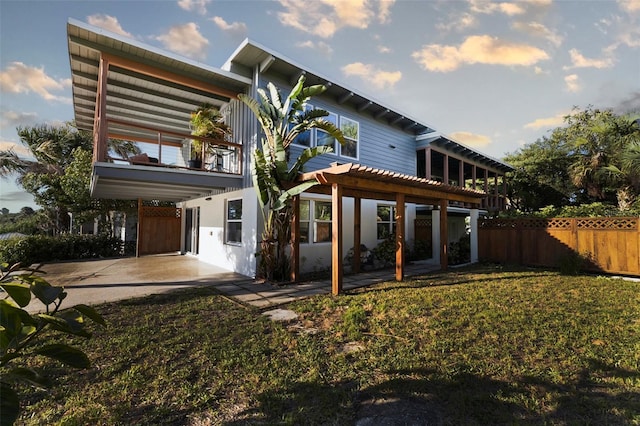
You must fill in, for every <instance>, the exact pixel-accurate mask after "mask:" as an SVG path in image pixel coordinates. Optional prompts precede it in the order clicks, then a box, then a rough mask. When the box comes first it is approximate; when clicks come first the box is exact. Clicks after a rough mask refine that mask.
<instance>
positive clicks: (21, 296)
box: [0, 281, 31, 308]
mask: <svg viewBox="0 0 640 426" xmlns="http://www.w3.org/2000/svg"><path fill="white" fill-rule="evenodd" d="M0 287H2V289H3V290H4V291H6V292H7V294H8V295H9V297H11V298H12V299H13V300H14V301H15V302H16V303H17V304H18V306H20V307H21V308H24V307H25V306H27V305H28V304H29V302H30V301H31V286H29V285H28V284H23V283H19V282H16V281H13V282H8V283H4V284H2V285H0Z"/></svg>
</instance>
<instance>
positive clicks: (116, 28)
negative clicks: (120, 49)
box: [87, 13, 133, 37]
mask: <svg viewBox="0 0 640 426" xmlns="http://www.w3.org/2000/svg"><path fill="white" fill-rule="evenodd" d="M87 22H88V23H89V24H90V25H95V26H96V27H100V28H103V29H105V30H107V31H111V32H112V33H116V34H120V35H123V36H125V37H133V36H132V35H131V33H130V32H127V31H125V30H124V29H122V26H120V23H119V22H118V18H115V17H113V16H109V15H103V14H99V13H98V14H96V15H91V16H87Z"/></svg>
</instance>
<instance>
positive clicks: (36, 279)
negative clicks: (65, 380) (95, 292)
mask: <svg viewBox="0 0 640 426" xmlns="http://www.w3.org/2000/svg"><path fill="white" fill-rule="evenodd" d="M38 272H40V271H39V270H38V269H27V270H23V271H20V267H19V264H15V265H13V266H12V267H11V268H9V265H8V264H6V263H3V264H2V272H1V273H0V287H2V289H3V290H4V292H5V293H6V296H5V297H4V299H1V300H0V413H1V416H0V418H1V421H0V424H1V425H2V426H4V425H11V424H13V423H14V422H15V420H16V419H17V418H18V415H19V412H20V398H19V396H18V393H17V392H16V390H15V389H14V387H15V384H16V383H19V382H23V383H27V384H30V385H34V386H38V387H43V388H48V387H49V386H51V382H50V380H49V379H48V378H47V377H46V376H44V375H42V374H40V372H38V371H36V370H35V369H32V368H29V367H25V366H16V365H15V364H17V363H19V361H20V359H22V360H25V359H28V358H32V357H35V356H44V357H48V358H51V359H54V360H56V361H60V362H62V363H63V364H66V365H68V366H70V367H74V368H87V367H89V366H90V364H91V363H90V361H89V358H88V357H87V355H86V354H85V353H84V352H82V351H81V350H80V349H77V348H75V347H72V346H69V345H67V344H65V343H51V342H49V340H50V339H51V334H49V333H47V335H46V336H45V335H44V334H43V333H44V332H45V330H51V331H53V332H54V333H58V334H66V335H73V336H80V337H85V338H89V337H91V333H90V332H89V331H87V329H86V324H87V323H86V321H85V319H90V320H92V321H93V322H95V323H97V324H100V325H103V326H104V325H105V321H104V319H103V318H102V316H101V315H100V314H98V312H96V310H95V309H93V308H91V307H89V306H87V305H75V306H73V307H72V308H71V309H69V310H65V311H60V306H61V305H62V301H63V300H64V299H65V298H66V296H67V293H66V292H65V291H64V288H62V287H58V286H52V285H51V284H49V283H48V282H47V281H46V280H44V279H43V278H42V277H40V276H38V275H36V274H37V273H38ZM34 299H37V300H39V301H40V302H42V304H43V305H44V306H45V308H44V313H29V312H28V311H27V310H26V309H25V308H26V306H27V305H29V303H30V302H31V301H32V300H34ZM22 364H24V363H22Z"/></svg>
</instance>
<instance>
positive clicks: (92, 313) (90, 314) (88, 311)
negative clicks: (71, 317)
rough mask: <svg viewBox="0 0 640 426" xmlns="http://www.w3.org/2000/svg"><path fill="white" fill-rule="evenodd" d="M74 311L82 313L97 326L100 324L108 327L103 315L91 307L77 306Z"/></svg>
mask: <svg viewBox="0 0 640 426" xmlns="http://www.w3.org/2000/svg"><path fill="white" fill-rule="evenodd" d="M72 309H75V310H76V311H78V312H80V313H81V314H82V315H84V316H86V317H87V318H89V319H90V320H91V321H93V322H95V323H96V324H100V325H102V326H105V327H106V325H107V323H106V322H105V320H104V318H103V317H102V315H100V314H99V313H98V311H96V310H95V309H93V308H92V307H91V306H87V305H83V304H80V305H75V306H74V307H73V308H72Z"/></svg>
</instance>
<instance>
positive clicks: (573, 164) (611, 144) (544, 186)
mask: <svg viewBox="0 0 640 426" xmlns="http://www.w3.org/2000/svg"><path fill="white" fill-rule="evenodd" d="M564 121H565V125H564V126H563V127H558V128H556V129H554V130H553V131H552V132H551V135H550V136H549V137H546V136H545V137H543V138H541V139H539V140H538V141H536V142H535V143H533V144H530V145H527V146H525V147H524V148H521V149H519V150H518V151H516V152H514V153H512V154H509V155H508V156H506V157H505V161H507V162H508V163H510V164H511V165H513V166H514V167H515V170H514V171H513V172H510V173H508V178H509V180H510V182H511V186H510V194H509V197H510V199H511V200H512V203H513V204H514V205H515V206H516V208H517V209H519V210H521V211H526V212H531V211H535V210H537V209H539V208H541V207H544V206H546V205H550V204H552V205H555V206H565V205H576V204H590V203H593V202H604V203H615V202H618V207H619V208H620V209H621V210H625V209H627V208H628V207H629V206H630V205H632V204H633V202H634V199H635V197H637V196H638V194H639V193H640V170H639V167H638V166H637V164H638V162H637V161H634V159H635V160H637V159H638V158H639V157H638V146H640V145H638V144H640V125H639V123H638V121H633V120H632V119H630V118H629V117H626V116H619V115H616V114H614V113H613V112H612V111H610V110H600V109H595V108H593V107H587V108H586V109H584V110H580V109H578V108H575V109H574V111H573V112H572V114H570V115H567V116H566V117H565V119H564Z"/></svg>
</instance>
